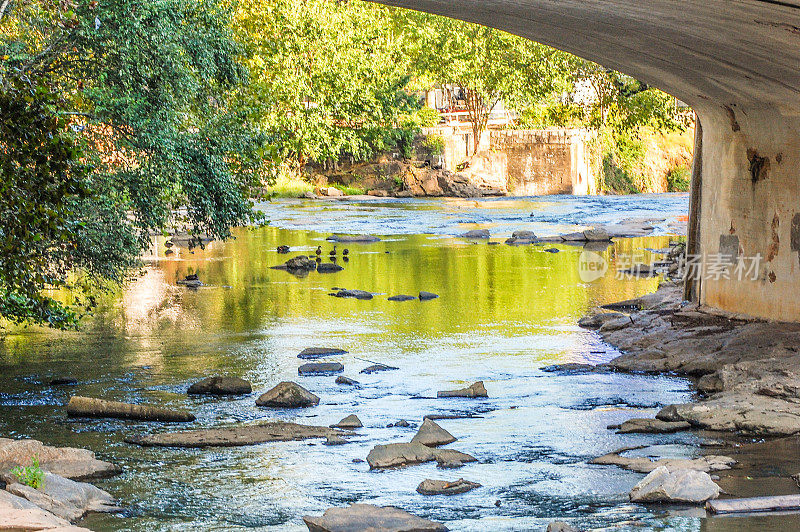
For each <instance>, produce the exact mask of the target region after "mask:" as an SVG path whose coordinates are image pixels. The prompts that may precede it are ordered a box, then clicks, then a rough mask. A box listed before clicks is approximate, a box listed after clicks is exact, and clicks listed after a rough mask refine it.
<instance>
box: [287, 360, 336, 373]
mask: <svg viewBox="0 0 800 532" xmlns="http://www.w3.org/2000/svg"><path fill="white" fill-rule="evenodd" d="M342 371H344V366H343V365H342V364H341V363H339V362H308V363H307V364H303V365H302V366H300V367H299V368H297V374H298V375H330V374H331V373H341V372H342Z"/></svg>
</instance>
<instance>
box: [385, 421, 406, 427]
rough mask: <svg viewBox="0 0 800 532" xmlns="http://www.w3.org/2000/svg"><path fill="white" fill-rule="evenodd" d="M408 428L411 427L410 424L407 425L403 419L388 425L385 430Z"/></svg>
mask: <svg viewBox="0 0 800 532" xmlns="http://www.w3.org/2000/svg"><path fill="white" fill-rule="evenodd" d="M410 426H411V423H409V422H408V421H406V420H405V419H401V420H400V421H398V422H396V423H389V424H388V425H386V428H391V427H401V428H408V427H410Z"/></svg>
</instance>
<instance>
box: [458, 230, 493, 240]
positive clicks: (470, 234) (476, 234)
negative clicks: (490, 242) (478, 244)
mask: <svg viewBox="0 0 800 532" xmlns="http://www.w3.org/2000/svg"><path fill="white" fill-rule="evenodd" d="M460 236H461V238H474V239H479V238H489V237H490V236H491V235H490V234H489V230H488V229H473V230H471V231H467V232H466V233H463V234H462V235H460Z"/></svg>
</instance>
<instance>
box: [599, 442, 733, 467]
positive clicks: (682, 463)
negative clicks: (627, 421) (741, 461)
mask: <svg viewBox="0 0 800 532" xmlns="http://www.w3.org/2000/svg"><path fill="white" fill-rule="evenodd" d="M633 449H637V447H633V448H625V449H620V450H619V451H614V452H612V453H608V454H604V455H603V456H600V457H597V458H595V459H593V460H591V461H590V462H589V463H590V464H596V465H615V466H618V467H621V468H622V469H628V470H630V471H637V472H639V473H649V472H651V471H653V470H654V469H657V468H658V467H661V466H664V467H666V468H667V469H669V470H670V471H677V470H679V469H691V470H694V471H705V472H708V471H723V470H725V469H730V468H731V466H733V465H734V464H736V460H734V459H733V458H730V457H728V456H717V455H708V456H703V457H700V458H694V459H688V458H661V459H660V460H656V461H653V460H650V459H649V458H647V457H644V456H634V457H630V456H622V455H621V454H620V453H622V452H625V451H630V450H633Z"/></svg>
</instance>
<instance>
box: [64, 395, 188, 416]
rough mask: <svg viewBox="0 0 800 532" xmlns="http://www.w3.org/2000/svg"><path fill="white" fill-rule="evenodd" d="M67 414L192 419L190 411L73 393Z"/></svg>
mask: <svg viewBox="0 0 800 532" xmlns="http://www.w3.org/2000/svg"><path fill="white" fill-rule="evenodd" d="M67 415H68V416H70V417H91V418H120V419H135V420H138V421H174V422H188V421H194V420H195V416H194V414H192V413H191V412H185V411H183V410H176V409H171V408H162V407H160V406H150V405H134V404H130V403H120V402H119V401H106V400H105V399H96V398H94V397H81V396H79V395H74V396H72V397H71V398H70V400H69V403H67Z"/></svg>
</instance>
